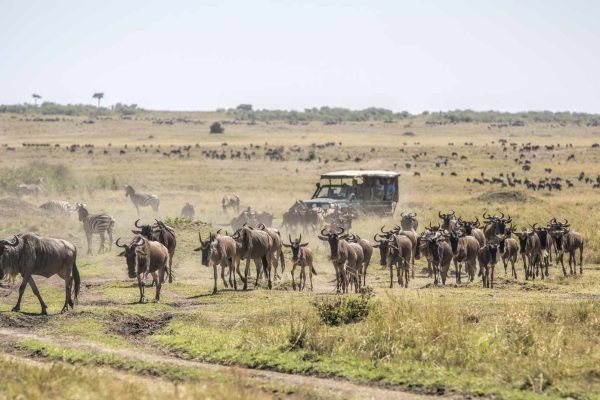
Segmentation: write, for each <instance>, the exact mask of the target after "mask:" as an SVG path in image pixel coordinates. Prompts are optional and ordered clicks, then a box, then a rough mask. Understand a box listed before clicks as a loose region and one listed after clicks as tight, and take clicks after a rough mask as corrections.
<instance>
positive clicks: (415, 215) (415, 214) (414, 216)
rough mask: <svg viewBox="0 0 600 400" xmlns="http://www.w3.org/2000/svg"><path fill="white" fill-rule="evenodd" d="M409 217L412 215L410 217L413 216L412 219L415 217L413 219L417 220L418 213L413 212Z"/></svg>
mask: <svg viewBox="0 0 600 400" xmlns="http://www.w3.org/2000/svg"><path fill="white" fill-rule="evenodd" d="M408 215H410V216H411V217H413V218H416V217H417V213H416V212H411V213H409V214H408Z"/></svg>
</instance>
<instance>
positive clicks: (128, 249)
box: [116, 238, 144, 278]
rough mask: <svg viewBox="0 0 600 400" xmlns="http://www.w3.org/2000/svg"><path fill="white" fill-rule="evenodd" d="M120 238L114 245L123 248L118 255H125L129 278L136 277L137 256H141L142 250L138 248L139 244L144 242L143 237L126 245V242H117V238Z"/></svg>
mask: <svg viewBox="0 0 600 400" xmlns="http://www.w3.org/2000/svg"><path fill="white" fill-rule="evenodd" d="M120 239H121V238H119V239H117V242H116V245H117V246H118V247H121V248H123V251H122V252H121V253H119V255H118V256H119V257H125V261H126V262H127V275H128V276H129V277H130V278H135V277H136V275H137V274H136V268H137V265H138V261H139V260H138V257H139V256H143V253H142V250H141V249H139V246H140V245H141V244H142V243H144V241H143V239H141V238H140V239H141V241H140V240H138V241H136V242H134V243H132V244H130V245H126V244H123V245H121V244H119V240H120Z"/></svg>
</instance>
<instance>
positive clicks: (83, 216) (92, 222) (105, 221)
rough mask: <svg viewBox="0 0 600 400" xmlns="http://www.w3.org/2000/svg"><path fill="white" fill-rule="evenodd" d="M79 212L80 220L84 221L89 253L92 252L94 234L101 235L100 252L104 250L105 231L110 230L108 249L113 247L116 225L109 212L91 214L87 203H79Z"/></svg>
mask: <svg viewBox="0 0 600 400" xmlns="http://www.w3.org/2000/svg"><path fill="white" fill-rule="evenodd" d="M77 213H78V214H79V220H80V221H81V222H83V230H84V231H85V237H86V239H87V245H88V249H87V254H88V255H91V254H92V234H94V233H97V234H99V235H100V248H99V249H98V253H101V252H102V250H104V242H105V239H104V233H105V232H108V251H110V250H111V249H112V241H113V229H114V227H115V219H114V218H113V217H111V216H110V215H108V214H90V213H89V211H88V210H87V209H86V204H79V203H77Z"/></svg>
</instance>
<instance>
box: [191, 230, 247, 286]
mask: <svg viewBox="0 0 600 400" xmlns="http://www.w3.org/2000/svg"><path fill="white" fill-rule="evenodd" d="M198 239H199V240H200V247H197V248H195V249H194V251H200V252H201V261H202V265H204V266H207V267H210V266H212V267H213V272H214V287H213V294H216V293H217V266H218V265H220V266H221V279H222V280H223V285H224V286H225V287H228V286H232V287H233V288H234V289H235V290H237V280H236V277H235V273H236V271H237V273H238V275H239V276H240V278H242V276H241V274H240V270H239V264H240V263H239V256H238V253H237V244H236V241H235V240H234V239H233V238H232V237H231V236H222V235H220V234H218V233H217V234H216V235H213V234H210V235H209V237H208V240H206V241H203V240H202V236H201V235H200V232H198ZM225 268H228V274H229V277H228V280H229V285H228V284H227V280H225ZM243 280H244V279H243V278H242V281H243Z"/></svg>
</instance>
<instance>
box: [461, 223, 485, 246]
mask: <svg viewBox="0 0 600 400" xmlns="http://www.w3.org/2000/svg"><path fill="white" fill-rule="evenodd" d="M458 225H460V227H461V228H462V229H463V230H464V232H465V234H467V235H469V236H473V237H474V238H475V239H477V242H478V243H479V247H483V246H485V244H486V237H485V234H484V233H483V231H482V230H481V229H480V225H479V218H477V217H476V218H475V220H474V221H463V220H462V219H461V218H458Z"/></svg>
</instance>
